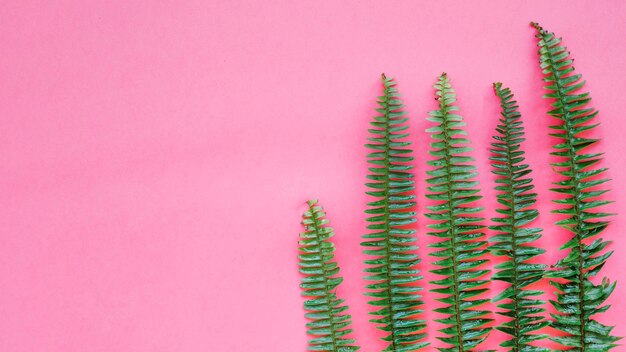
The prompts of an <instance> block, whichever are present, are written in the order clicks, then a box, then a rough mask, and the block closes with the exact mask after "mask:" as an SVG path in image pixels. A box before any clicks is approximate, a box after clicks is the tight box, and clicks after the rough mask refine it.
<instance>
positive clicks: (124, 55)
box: [0, 0, 626, 352]
mask: <svg viewBox="0 0 626 352" xmlns="http://www.w3.org/2000/svg"><path fill="white" fill-rule="evenodd" d="M0 20H1V23H2V26H1V28H0V46H1V49H2V50H1V52H2V55H0V170H1V171H0V200H1V204H2V210H1V211H0V351H5V352H18V351H29V352H30V351H64V352H67V351H91V352H97V351H107V352H110V351H218V352H222V351H223V352H231V351H242V352H243V351H246V352H248V351H286V352H287V351H288V352H292V351H304V350H305V348H306V341H307V336H306V334H305V328H304V323H305V319H304V317H303V313H304V312H303V309H302V302H303V299H302V297H301V296H300V290H299V288H298V284H299V282H300V278H301V277H300V275H299V273H298V271H297V259H296V253H297V245H296V243H297V236H298V233H299V231H300V225H299V221H300V216H301V213H302V211H303V210H304V208H305V200H306V199H308V198H313V197H315V198H319V199H320V201H321V202H322V204H323V205H324V206H325V207H326V209H327V211H328V212H329V215H330V219H331V223H332V225H333V226H334V227H335V229H336V232H337V236H336V237H335V238H334V241H335V242H336V244H337V259H338V261H339V263H340V265H341V266H342V274H343V276H344V277H345V283H344V284H343V285H342V286H341V287H340V289H339V295H340V296H343V297H345V298H347V300H348V303H349V305H350V306H351V312H352V314H353V316H354V328H355V329H356V332H355V334H354V336H355V337H356V338H357V339H358V342H359V344H361V345H362V346H364V347H363V349H362V351H364V352H372V351H380V350H381V348H382V346H384V343H383V342H382V341H380V340H379V336H381V335H380V333H379V332H378V330H376V329H375V328H374V326H373V325H371V324H369V323H368V322H367V320H368V319H369V316H368V314H367V312H368V311H369V310H370V308H369V307H368V306H367V304H366V300H367V299H366V297H364V296H363V295H362V291H363V286H364V281H363V279H362V277H363V274H362V270H363V264H362V260H363V259H364V256H363V255H362V254H361V248H360V247H359V243H360V242H361V238H360V236H361V235H362V234H363V233H364V232H365V222H364V219H365V214H364V213H363V210H364V204H365V202H366V201H367V198H366V196H365V194H364V191H365V186H364V183H365V175H366V167H367V165H366V162H365V155H366V153H367V151H366V149H365V148H364V147H363V144H364V143H365V142H366V137H367V128H368V125H367V123H368V121H370V119H371V117H372V116H373V114H374V111H373V109H374V107H375V97H376V96H377V95H379V93H380V91H381V85H380V82H379V76H380V73H381V72H385V73H387V74H388V75H389V76H393V77H396V78H397V79H398V82H399V85H398V87H399V89H400V91H401V92H402V93H403V96H404V99H405V102H406V104H407V110H408V111H409V112H410V117H411V118H412V120H411V130H410V132H411V136H412V137H411V138H412V141H414V142H415V144H414V148H415V150H416V162H415V165H416V174H417V194H418V199H420V200H423V199H424V197H423V194H424V192H425V188H426V185H425V183H424V178H425V171H426V169H427V168H426V161H427V160H429V159H430V156H428V154H427V148H428V143H429V142H430V138H429V136H428V135H427V134H426V133H425V132H424V130H425V129H426V128H428V127H430V126H431V124H430V123H429V122H427V121H426V119H425V117H426V113H427V112H428V111H430V110H433V109H434V108H435V106H436V105H435V101H434V100H433V94H434V91H433V89H432V84H433V83H434V82H435V79H436V76H437V75H438V74H440V73H441V72H442V71H446V72H448V74H449V75H450V77H451V79H452V83H453V85H454V86H455V88H456V89H457V92H458V94H459V106H460V107H461V113H462V115H463V116H464V117H465V118H466V121H467V123H468V125H469V126H468V131H469V136H470V138H471V139H472V143H473V146H474V147H475V149H476V151H475V153H474V156H475V157H476V158H477V163H478V166H479V167H480V171H481V174H480V181H481V184H482V188H483V190H484V192H483V195H484V196H485V198H484V200H483V201H482V202H481V205H483V206H485V207H486V211H485V212H484V215H485V217H487V218H490V217H492V216H494V214H495V211H494V207H495V202H494V199H493V197H494V191H493V186H494V182H493V180H494V178H493V176H492V175H491V173H490V172H489V170H490V169H489V167H488V166H489V164H488V159H487V158H488V155H489V154H488V152H487V150H488V143H489V142H490V141H491V135H492V133H493V132H492V131H493V128H494V126H495V123H496V119H497V118H498V103H497V100H496V98H495V97H494V95H493V92H492V88H491V83H492V82H494V81H503V82H504V84H505V85H506V86H510V87H511V88H512V90H513V91H514V92H515V94H516V95H517V98H518V101H519V102H520V104H521V112H522V113H523V116H524V120H525V123H526V126H527V136H528V139H529V141H528V142H527V143H526V144H525V147H526V149H527V150H528V153H527V161H528V162H529V163H530V164H531V166H532V167H533V169H534V170H535V172H534V174H533V175H534V177H535V180H536V185H537V189H538V191H539V205H540V208H541V211H542V213H541V216H540V218H539V219H538V221H537V222H536V225H538V226H542V227H544V228H545V234H544V237H543V239H542V240H541V242H540V245H541V246H542V247H544V248H547V249H549V252H548V253H547V254H546V255H544V256H543V257H542V259H541V260H542V261H544V262H545V263H548V264H552V263H554V262H555V261H556V260H557V259H558V258H560V257H561V256H562V255H563V253H559V252H558V251H556V248H557V247H558V246H560V245H561V244H562V243H564V242H565V240H566V239H567V238H568V237H569V235H568V234H567V233H566V232H565V231H563V230H560V229H558V228H555V226H554V225H553V222H554V221H555V219H556V216H555V215H553V214H550V213H549V212H548V210H549V209H553V208H554V206H553V204H552V203H551V202H550V200H551V199H554V198H555V195H554V194H552V193H550V192H548V191H547V189H548V188H549V187H550V182H551V181H554V180H555V177H554V173H553V172H552V171H551V168H550V166H549V164H548V162H549V161H550V158H549V157H548V153H549V151H550V146H551V145H552V144H553V143H554V140H552V139H550V138H549V137H548V133H549V130H548V128H547V126H548V125H549V124H551V123H553V122H554V121H553V120H552V119H551V118H550V117H548V116H546V111H547V109H548V102H547V101H545V100H543V99H541V95H542V94H543V93H544V92H543V90H542V82H541V74H540V71H539V69H538V65H537V61H538V56H537V49H536V39H535V38H534V30H533V29H532V28H531V27H530V26H529V22H530V21H531V20H534V21H538V22H540V23H541V24H542V25H544V26H545V27H546V28H548V29H550V30H552V31H555V32H557V33H558V34H559V35H561V36H564V37H565V44H566V45H567V46H568V47H569V49H570V50H571V51H572V53H573V57H575V58H576V62H575V64H576V68H577V70H578V71H579V72H581V73H583V75H584V78H585V79H587V80H588V84H587V89H588V90H589V91H591V92H592V96H593V98H594V100H593V104H594V106H595V107H597V108H598V109H599V110H600V115H599V118H598V121H599V122H601V123H602V124H601V125H600V127H598V128H597V129H596V130H595V131H594V132H593V136H594V137H597V138H601V139H602V141H601V142H600V143H599V145H598V147H597V150H603V151H606V159H605V161H604V162H603V163H602V165H601V166H603V167H604V166H606V167H610V170H609V172H608V175H609V177H611V178H613V181H611V182H610V183H609V187H610V188H611V189H612V190H613V191H612V192H610V193H609V194H608V195H607V197H606V198H607V199H613V200H616V201H617V202H616V203H614V204H612V205H610V206H608V207H607V208H606V210H607V211H612V212H617V213H621V214H622V215H624V216H618V217H615V218H614V222H613V224H612V225H611V226H610V228H609V229H608V231H607V232H605V233H604V234H603V237H604V238H606V239H609V240H614V241H615V242H614V244H613V245H612V246H611V249H612V250H615V251H616V254H615V255H614V256H613V257H612V258H611V259H610V261H609V263H608V265H607V266H606V267H605V269H604V270H603V274H604V275H606V276H608V277H610V278H611V279H619V280H623V279H624V270H625V269H626V239H624V238H623V235H622V234H623V233H624V232H625V230H626V201H624V199H626V175H624V170H625V166H626V159H625V156H624V154H625V153H624V147H625V143H624V140H625V136H626V120H625V119H624V111H626V109H625V108H626V103H625V100H624V94H626V93H625V92H626V81H625V80H624V79H623V78H624V72H625V68H626V61H625V60H624V57H625V55H626V47H625V46H624V38H625V35H626V3H625V2H623V1H618V0H615V1H603V2H590V1H574V0H568V1H518V2H512V1H445V2H437V1H429V2H426V1H393V2H384V1H269V2H268V1H223V2H218V1H158V2H152V1H59V2H50V1H26V0H24V1H12V2H11V1H4V2H3V3H2V4H1V5H0ZM427 204H428V203H426V202H424V201H420V203H419V207H418V211H419V223H418V225H417V229H418V235H419V240H420V244H421V248H420V250H419V254H420V255H422V256H423V257H424V258H425V261H424V264H423V265H422V269H423V270H424V272H426V279H433V276H432V275H429V274H428V273H427V271H428V270H429V269H432V265H431V264H430V262H431V260H430V259H429V258H428V257H427V253H428V249H427V248H426V246H425V245H426V244H427V243H429V242H431V238H428V236H426V235H425V232H426V224H427V223H428V221H427V220H426V219H425V217H424V216H423V212H424V210H425V206H426V205H427ZM498 285H499V284H493V286H492V288H497V287H501V286H498ZM545 289H546V290H547V291H548V293H547V294H546V297H545V298H551V297H552V291H553V290H552V289H551V288H550V287H548V286H547V285H546V286H545ZM625 296H626V282H624V281H622V282H621V283H620V284H619V285H618V288H617V290H616V291H615V293H614V294H613V295H612V298H611V300H610V303H611V304H612V305H613V308H612V309H611V310H610V311H609V312H608V313H606V314H604V315H602V316H601V317H600V318H599V319H600V321H602V322H603V323H606V324H610V325H612V324H617V327H616V328H615V333H616V334H617V335H621V336H624V335H626V323H625V322H624V315H625V313H626V302H625V301H624V299H623V297H625ZM435 297H436V296H435V295H434V294H431V293H426V300H427V306H426V309H427V314H426V315H425V317H426V318H428V319H434V318H437V317H438V315H437V314H435V313H432V312H431V310H432V308H433V307H434V306H435V303H434V298H435ZM440 327H441V326H440V325H439V324H435V323H432V324H430V325H429V328H428V330H429V333H430V340H431V341H433V342H435V336H437V335H438V333H437V332H436V330H437V329H439V328H440ZM503 337H504V336H503V335H502V334H501V333H499V332H493V333H492V334H491V337H490V339H489V343H488V344H486V345H484V347H485V348H488V347H491V348H497V343H498V342H499V341H501V340H502V338H503ZM435 345H440V344H439V343H436V344H435ZM620 349H621V348H618V349H617V350H620ZM428 350H429V351H431V350H434V348H433V347H432V346H431V348H429V349H428Z"/></svg>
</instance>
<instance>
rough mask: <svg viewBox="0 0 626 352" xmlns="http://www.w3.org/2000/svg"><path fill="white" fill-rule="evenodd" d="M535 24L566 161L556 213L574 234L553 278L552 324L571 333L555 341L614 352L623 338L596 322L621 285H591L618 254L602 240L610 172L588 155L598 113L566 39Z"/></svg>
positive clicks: (560, 166)
mask: <svg viewBox="0 0 626 352" xmlns="http://www.w3.org/2000/svg"><path fill="white" fill-rule="evenodd" d="M532 25H533V26H534V27H535V29H536V30H537V35H536V36H537V38H538V39H539V43H538V46H539V62H540V67H541V70H542V72H543V73H544V75H545V77H544V78H543V80H544V82H545V83H546V86H545V88H546V89H547V90H548V91H549V92H548V93H547V94H545V95H544V97H545V98H548V99H551V100H552V101H553V102H552V107H553V108H554V109H552V110H550V111H549V112H548V114H549V115H551V116H552V117H554V118H556V119H557V121H558V123H557V124H556V125H554V126H550V128H552V129H554V130H555V131H556V132H555V133H553V134H551V135H552V136H554V137H557V138H558V139H560V141H559V143H558V144H556V145H555V146H554V149H556V151H555V152H553V153H552V155H554V156H557V157H559V158H560V160H559V161H558V162H556V163H554V164H552V166H553V168H554V170H555V171H556V172H557V173H558V174H559V175H561V176H562V180H561V181H559V182H555V185H556V186H555V187H554V188H553V189H552V190H553V191H554V192H557V193H559V194H560V195H561V196H562V198H561V199H558V200H556V203H558V204H561V207H560V208H559V209H557V210H555V211H554V212H555V213H558V214H563V215H564V216H565V219H563V220H561V221H558V222H557V225H559V226H561V227H563V228H565V229H566V230H568V231H570V232H571V233H572V235H573V236H572V239H571V240H570V241H568V242H567V243H565V244H564V245H563V246H562V247H561V249H562V250H568V251H569V252H568V254H567V256H566V257H565V258H563V259H561V260H559V261H558V263H557V264H556V270H555V271H554V272H552V273H551V277H552V278H554V279H556V280H554V281H552V282H551V283H552V285H553V286H554V287H556V288H557V290H558V292H557V300H556V301H552V302H551V303H552V305H553V306H554V308H555V309H556V311H557V313H556V314H552V317H553V318H554V321H552V323H551V325H552V327H554V328H555V329H557V330H560V331H562V332H563V333H565V336H562V337H553V338H552V340H554V341H556V342H558V343H560V344H561V345H563V346H566V347H567V350H568V351H581V352H584V351H587V352H592V351H593V352H600V351H608V350H610V349H612V348H614V347H616V346H617V345H616V342H617V341H618V340H619V338H618V337H616V336H613V335H611V331H612V329H613V327H610V326H606V325H604V324H602V323H600V322H598V321H596V320H595V318H597V317H600V315H599V313H603V312H605V311H606V310H608V309H609V307H610V306H609V305H605V304H604V303H605V301H606V300H607V298H608V297H609V295H610V294H611V293H612V292H613V290H614V289H615V283H611V282H610V281H609V280H608V279H607V278H603V279H602V282H601V283H600V284H598V285H596V284H595V283H593V282H592V281H591V280H590V279H591V278H592V277H594V276H596V275H597V274H598V272H599V271H600V269H602V267H603V266H604V264H605V263H606V260H607V259H608V258H609V256H610V255H611V254H612V251H609V252H606V251H605V250H604V249H605V248H606V247H607V245H608V244H609V242H608V241H604V240H603V239H602V238H596V237H597V236H598V235H599V234H600V233H601V232H602V231H604V229H605V228H606V227H607V226H608V225H609V222H608V221H606V220H602V219H604V218H605V217H607V216H609V215H611V214H607V213H603V212H599V211H598V210H597V208H598V207H600V206H602V205H605V204H607V203H609V201H607V200H603V199H602V197H601V196H602V195H603V194H604V193H606V192H607V190H604V189H600V188H599V187H598V186H599V185H601V184H603V183H605V182H606V181H608V179H607V178H605V177H604V176H603V175H604V172H605V171H606V168H598V167H597V166H596V164H598V163H599V162H600V161H601V160H602V153H596V152H592V153H589V152H585V149H586V148H587V147H589V146H591V145H594V144H595V143H596V142H597V141H598V140H597V139H591V138H587V137H586V136H587V135H588V133H589V132H590V131H591V130H593V128H594V127H596V126H597V124H593V123H591V122H592V121H593V120H594V119H595V117H596V115H597V114H598V112H597V111H596V110H595V109H593V108H591V107H589V101H590V100H591V97H590V95H589V93H588V92H581V89H582V88H583V86H584V84H585V81H583V80H582V76H581V75H580V74H574V67H573V66H572V62H573V60H572V59H571V58H570V53H569V52H568V51H567V48H566V47H564V46H562V45H561V39H560V38H557V37H556V36H555V35H554V33H551V32H548V31H546V30H544V29H543V28H541V27H540V26H539V25H538V24H537V23H532ZM594 238H595V239H594ZM592 317H593V319H592Z"/></svg>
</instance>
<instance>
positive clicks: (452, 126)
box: [426, 73, 493, 352]
mask: <svg viewBox="0 0 626 352" xmlns="http://www.w3.org/2000/svg"><path fill="white" fill-rule="evenodd" d="M434 87H435V89H436V99H437V101H438V102H439V109H437V110H435V111H432V112H430V114H429V115H430V117H429V118H428V120H429V121H432V122H435V123H436V124H437V125H436V126H435V127H432V128H430V129H429V130H428V132H430V133H431V137H432V139H433V140H434V142H432V143H431V151H430V154H431V155H432V156H434V157H435V158H436V159H435V160H433V161H429V162H428V164H429V165H430V166H433V167H434V170H430V171H428V172H427V174H428V175H429V176H430V178H429V179H427V182H428V183H429V184H430V186H429V187H428V193H427V194H426V197H428V198H429V199H432V200H435V201H437V203H438V204H437V205H434V206H429V207H428V209H429V210H430V211H431V213H428V214H426V216H427V217H428V218H429V219H431V220H435V221H437V223H436V224H432V225H429V227H430V228H431V229H433V230H434V231H433V232H430V233H429V235H432V236H435V237H437V238H440V239H442V240H441V241H440V242H438V243H434V244H432V245H430V247H432V248H435V249H437V250H436V251H435V252H433V253H431V255H432V256H434V257H436V258H437V261H435V262H434V263H433V264H434V265H436V266H438V267H439V268H438V269H436V270H433V271H432V272H433V273H435V274H437V275H440V276H443V278H442V279H441V280H437V281H433V282H432V284H434V285H436V286H439V288H436V289H433V290H432V292H435V293H438V294H441V295H443V298H439V299H438V300H439V301H441V302H443V303H444V304H445V306H444V307H442V308H438V309H436V310H435V311H436V312H438V313H441V314H445V315H446V316H445V318H443V319H438V320H437V321H438V322H439V323H442V324H444V325H445V328H443V329H441V330H440V331H441V332H442V333H444V334H445V337H439V339H440V340H441V341H443V342H444V343H445V344H447V345H448V346H447V347H440V348H438V350H440V351H443V352H463V351H474V350H475V348H476V347H477V346H478V345H479V344H480V343H481V342H483V341H484V340H485V339H486V338H487V335H488V333H489V331H490V330H491V328H490V327H489V326H488V324H489V323H490V322H491V321H492V320H493V319H490V318H488V317H487V316H489V314H490V312H489V311H488V310H479V309H477V308H478V307H479V306H481V305H483V304H485V303H487V302H488V301H489V300H488V299H481V298H478V296H480V295H482V294H484V293H486V292H487V288H485V285H486V284H487V282H488V281H487V280H485V279H484V276H485V275H487V274H488V273H489V270H487V269H482V267H484V266H485V264H487V259H484V256H485V254H487V253H488V251H487V249H486V245H487V242H486V241H485V233H484V232H483V231H484V226H483V225H481V223H482V222H483V220H484V219H483V218H481V217H478V216H477V214H478V213H480V212H481V211H482V210H483V209H482V208H481V207H478V206H474V205H472V204H473V203H474V202H476V201H477V200H479V199H480V198H481V196H480V195H479V189H478V182H476V181H475V180H474V178H475V177H476V176H477V175H478V173H477V172H476V167H475V166H474V165H472V163H473V161H474V159H473V158H472V157H470V156H468V155H467V153H468V152H470V151H472V148H470V147H469V146H468V145H469V143H470V142H469V140H468V139H467V138H465V137H464V136H465V135H466V134H467V133H466V132H465V130H464V129H463V127H464V126H465V123H464V122H463V118H462V117H461V116H460V115H458V114H456V111H458V110H459V108H458V107H457V106H455V105H454V103H455V101H456V94H455V92H454V89H452V86H451V85H450V81H449V79H448V77H447V75H446V74H445V73H444V74H442V75H441V76H440V77H439V80H438V82H437V83H436V84H435V86H434Z"/></svg>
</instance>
